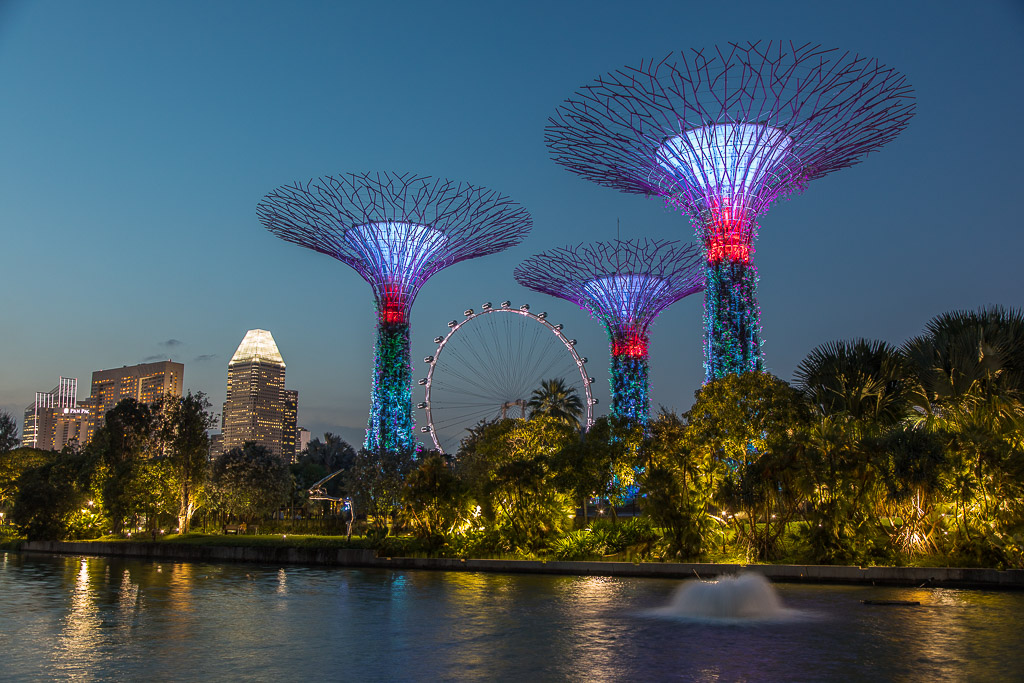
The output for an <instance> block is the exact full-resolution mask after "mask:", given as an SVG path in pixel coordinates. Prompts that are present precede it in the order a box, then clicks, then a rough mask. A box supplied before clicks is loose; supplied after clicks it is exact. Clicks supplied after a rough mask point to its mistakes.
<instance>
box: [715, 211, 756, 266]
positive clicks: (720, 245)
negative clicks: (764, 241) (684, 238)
mask: <svg viewBox="0 0 1024 683" xmlns="http://www.w3.org/2000/svg"><path fill="white" fill-rule="evenodd" d="M752 241H753V235H752V234H751V222H750V220H749V219H748V218H747V217H746V215H745V212H741V211H739V210H733V208H732V207H729V206H722V207H714V208H712V209H711V224H710V225H709V226H708V227H707V228H705V232H704V246H705V248H706V249H707V258H708V262H709V263H720V262H722V261H734V262H735V261H738V262H740V263H750V256H751V252H753V247H752V246H751V242H752Z"/></svg>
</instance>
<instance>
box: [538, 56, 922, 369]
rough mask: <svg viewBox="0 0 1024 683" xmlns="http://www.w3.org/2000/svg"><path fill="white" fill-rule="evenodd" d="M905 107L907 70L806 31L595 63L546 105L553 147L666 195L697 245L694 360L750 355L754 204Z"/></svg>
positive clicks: (602, 178) (910, 105) (603, 175)
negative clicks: (567, 94)
mask: <svg viewBox="0 0 1024 683" xmlns="http://www.w3.org/2000/svg"><path fill="white" fill-rule="evenodd" d="M913 114H914V98H913V94H912V91H911V88H910V86H909V85H907V83H906V78H905V77H904V76H903V75H902V74H900V73H898V72H897V71H894V70H893V69H891V68H888V67H885V66H883V65H881V64H879V63H878V62H877V61H876V60H873V59H868V58H865V57H860V56H858V55H854V54H851V53H849V52H840V51H838V50H829V49H824V48H822V47H820V46H817V45H803V46H796V45H794V44H792V43H782V42H778V43H774V42H758V43H747V44H745V45H740V44H729V45H727V46H724V47H720V48H714V49H709V50H692V51H689V52H683V53H680V54H678V55H669V56H668V57H666V58H665V59H661V60H652V61H649V62H641V63H640V66H639V67H626V68H623V69H620V70H618V71H614V72H612V73H610V74H607V75H604V76H601V77H599V78H598V79H597V80H596V81H594V82H593V83H591V84H590V85H586V86H583V87H582V88H580V89H579V90H578V91H577V92H576V93H575V94H574V95H573V96H572V97H571V98H569V99H568V100H566V101H565V102H564V103H563V104H562V105H561V106H560V107H559V108H558V110H557V112H556V114H555V116H554V117H553V118H551V119H550V121H549V125H548V126H547V129H546V136H545V139H546V142H547V145H548V148H549V150H550V151H551V153H552V155H553V157H554V159H555V161H556V162H557V163H559V164H561V165H563V166H565V167H566V168H567V169H569V170H570V171H572V172H573V173H576V174H577V175H579V176H581V177H583V178H586V179H587V180H591V181H594V182H596V183H599V184H601V185H605V186H608V187H613V188H616V189H618V190H622V191H624V192H629V193H634V194H643V195H648V196H660V197H664V198H665V199H666V200H667V201H668V202H669V203H670V204H671V205H673V206H675V207H677V208H678V209H680V210H681V211H683V212H685V213H687V214H688V215H689V216H690V219H691V221H692V222H693V224H694V226H695V227H696V232H697V237H698V238H699V239H700V241H701V243H702V244H703V246H704V257H705V269H706V273H707V286H706V289H705V292H704V330H705V332H704V369H705V380H706V381H711V380H713V379H716V378H718V377H722V376H724V375H726V374H730V373H740V372H745V371H747V370H758V369H761V367H762V353H761V324H760V311H759V309H758V305H757V293H756V285H757V270H756V269H755V267H754V238H755V237H756V236H757V231H758V225H757V223H756V222H755V219H756V217H757V216H758V215H759V214H761V213H762V212H764V211H765V210H767V209H768V207H769V206H771V204H772V203H773V202H775V201H776V200H777V199H779V198H780V197H783V196H786V195H788V194H790V193H793V192H795V191H798V190H801V189H803V188H804V186H805V185H806V184H807V182H808V181H810V180H813V179H815V178H820V177H822V176H824V175H826V174H827V173H830V172H832V171H835V170H838V169H840V168H845V167H847V166H851V165H853V164H855V163H857V162H859V161H860V160H861V159H862V158H863V157H864V156H865V155H866V154H868V153H869V152H872V151H874V150H877V149H878V148H880V147H881V146H882V145H884V144H885V143H887V142H889V141H890V140H892V139H893V138H895V137H896V136H897V135H898V134H899V133H900V132H901V131H902V130H903V129H904V128H905V127H906V126H907V123H908V122H909V120H910V118H911V117H912V116H913Z"/></svg>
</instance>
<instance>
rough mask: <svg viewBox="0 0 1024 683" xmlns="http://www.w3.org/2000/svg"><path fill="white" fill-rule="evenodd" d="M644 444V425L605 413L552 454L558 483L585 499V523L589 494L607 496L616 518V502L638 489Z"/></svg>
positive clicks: (564, 488) (575, 496)
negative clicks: (605, 414)
mask: <svg viewBox="0 0 1024 683" xmlns="http://www.w3.org/2000/svg"><path fill="white" fill-rule="evenodd" d="M643 445H644V429H643V427H642V426H641V425H639V424H635V423H631V422H630V421H629V420H626V419H617V418H613V417H610V416H605V417H600V418H598V419H597V420H595V421H594V424H593V425H592V426H591V428H590V429H589V430H587V431H586V432H584V433H582V434H580V435H579V437H578V438H577V439H575V440H573V441H570V442H569V443H568V444H566V446H565V447H564V448H562V449H561V450H560V451H558V452H556V453H554V454H553V455H552V457H551V462H550V466H551V468H552V471H553V473H554V482H555V485H556V486H557V487H558V488H559V489H560V490H563V491H568V492H570V495H572V497H573V500H575V501H580V502H581V503H582V507H583V512H584V515H583V516H582V517H580V519H579V521H580V523H581V524H582V525H586V522H587V520H586V514H585V513H586V509H587V499H588V498H591V497H593V496H599V497H601V498H605V497H607V498H608V500H609V501H610V502H611V507H612V516H613V518H614V517H615V505H618V504H620V503H621V502H622V501H623V500H626V499H627V498H629V497H631V496H632V495H633V494H635V493H636V490H637V471H638V469H639V468H640V466H641V452H642V449H643Z"/></svg>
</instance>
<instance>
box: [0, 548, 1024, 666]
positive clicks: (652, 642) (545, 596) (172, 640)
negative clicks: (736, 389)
mask: <svg viewBox="0 0 1024 683" xmlns="http://www.w3.org/2000/svg"><path fill="white" fill-rule="evenodd" d="M678 585H679V582H677V581H668V580H661V579H612V578H604V577H568V576H529V575H500V574H478V573H467V572H451V573H444V572H392V571H386V570H355V569H340V568H339V569H331V568H305V567H280V566H261V565H242V564H239V565H207V564H193V563H166V562H163V563H159V564H158V563H145V562H137V561H128V560H120V559H107V558H81V557H53V556H45V555H20V554H16V553H7V554H0V652H3V659H2V666H0V679H4V680H48V679H53V678H57V679H62V680H81V681H91V680H111V679H117V680H135V679H147V680H154V679H155V680H200V679H211V680H226V679H235V680H237V679H246V680H268V681H270V680H273V681H277V680H305V679H309V678H311V677H318V678H328V679H338V678H348V679H354V680H459V679H468V680H516V679H524V678H528V679H535V680H537V681H542V680H588V681H623V680H636V679H664V678H672V679H680V680H699V681H717V680H723V681H725V680H728V681H733V680H820V679H823V678H832V679H841V680H894V681H904V680H906V681H912V680H931V681H941V680H965V679H970V680H1001V679H1002V680H1005V679H1012V678H1014V677H1015V676H1017V675H1018V674H1019V672H1020V671H1022V670H1024V635H1022V633H1021V629H1020V617H1019V615H1020V614H1022V613H1024V593H996V592H985V591H960V590H942V589H897V588H872V587H835V586H796V585H778V586H776V588H777V589H778V590H779V593H780V595H781V597H782V601H783V603H784V604H785V606H786V607H787V608H791V609H795V610H799V611H800V612H802V613H805V614H813V615H816V617H815V618H814V619H806V620H797V621H793V622H784V623H756V622H755V623H742V622H739V621H733V622H730V623H718V624H709V623H699V622H693V621H689V622H686V621H678V620H664V619H652V618H650V617H645V616H644V614H645V613H649V612H650V611H651V610H653V609H655V608H658V607H661V606H664V605H665V604H667V602H668V600H669V599H670V596H671V594H672V592H673V590H674V589H675V588H676V587H677V586H678ZM868 598H870V599H899V600H919V601H920V602H921V604H922V606H921V607H917V608H906V607H897V608H893V607H872V606H866V605H862V604H861V603H860V601H861V600H862V599H868ZM530 683H532V681H531V682H530Z"/></svg>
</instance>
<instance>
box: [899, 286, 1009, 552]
mask: <svg viewBox="0 0 1024 683" xmlns="http://www.w3.org/2000/svg"><path fill="white" fill-rule="evenodd" d="M904 350H905V352H906V354H907V357H908V358H909V359H910V362H911V369H912V372H913V377H914V381H915V389H916V390H915V392H914V404H915V409H916V410H917V412H918V415H919V417H918V419H917V423H918V424H919V425H920V426H923V427H925V428H926V429H928V430H930V431H934V432H935V433H936V434H939V435H942V434H945V435H946V438H947V441H948V445H947V447H946V451H947V452H948V453H949V455H950V457H951V459H952V462H951V466H952V473H951V474H952V477H951V479H952V481H951V488H952V491H953V502H954V504H955V518H956V521H957V524H958V526H959V531H960V534H959V536H961V537H962V538H963V539H965V540H966V541H967V542H968V543H971V541H972V539H971V537H972V536H973V535H974V533H978V534H983V535H989V534H992V533H994V534H996V536H997V537H998V536H999V535H1000V534H1003V533H1006V532H1008V531H1009V530H1012V529H1013V528H1015V527H1016V526H1018V525H1019V524H1020V518H1021V515H1020V513H1019V512H1015V511H1014V510H1013V509H1012V508H1013V507H1014V506H1007V504H1006V502H1007V501H1015V500H1019V499H1020V497H1021V495H1024V459H1022V458H1021V457H1020V455H1019V454H1020V451H1021V434H1022V431H1024V312H1022V311H1020V310H1015V309H1006V308H1002V307H1000V306H993V307H990V308H983V309H980V310H978V311H952V312H949V313H944V314H942V315H940V316H937V317H936V318H934V319H932V320H931V321H930V322H929V323H928V325H927V326H926V327H925V333H924V334H923V335H921V336H919V337H916V338H914V339H911V340H909V341H908V342H907V343H906V344H905V345H904ZM1022 559H1024V558H1022V557H1021V555H1020V554H1019V553H1018V554H1017V556H1016V557H1015V558H1013V560H1012V561H1014V562H1016V563H1020V562H1021V561H1022Z"/></svg>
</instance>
